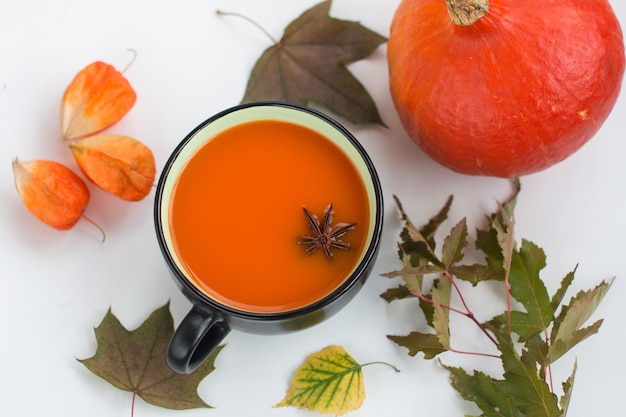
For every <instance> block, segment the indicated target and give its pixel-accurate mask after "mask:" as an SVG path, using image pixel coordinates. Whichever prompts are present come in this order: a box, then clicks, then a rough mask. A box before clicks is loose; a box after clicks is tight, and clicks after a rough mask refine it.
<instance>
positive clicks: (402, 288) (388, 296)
mask: <svg viewBox="0 0 626 417" xmlns="http://www.w3.org/2000/svg"><path fill="white" fill-rule="evenodd" d="M380 297H381V298H382V299H384V300H385V301H386V302H388V303H390V302H392V301H395V300H404V299H405V298H412V297H415V296H414V295H413V294H411V291H409V289H408V288H407V286H406V285H398V286H397V287H395V288H389V289H388V290H387V291H385V292H383V293H382V294H380Z"/></svg>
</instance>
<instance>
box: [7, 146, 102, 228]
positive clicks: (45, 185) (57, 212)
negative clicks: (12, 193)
mask: <svg viewBox="0 0 626 417" xmlns="http://www.w3.org/2000/svg"><path fill="white" fill-rule="evenodd" d="M13 175H14V177H15V187H16V188H17V192H18V193H19V195H20V197H21V198H22V201H24V204H25V205H26V207H27V208H28V210H30V212H31V213H32V214H33V215H34V216H35V217H37V218H38V219H39V220H41V221H42V222H44V223H45V224H47V225H48V226H51V227H54V228H55V229H58V230H68V229H71V228H72V227H74V225H75V224H76V223H77V222H78V221H79V220H80V219H81V218H84V219H85V220H87V221H89V222H90V223H92V224H94V225H95V226H96V227H98V229H99V230H100V231H101V232H102V238H103V240H104V232H103V231H102V229H101V228H100V227H99V226H98V225H96V224H95V223H94V222H93V221H91V220H89V219H88V218H87V217H85V216H84V214H83V212H84V211H85V208H86V207H87V203H88V202H89V197H90V195H89V189H88V188H87V185H86V184H85V182H84V181H83V180H82V179H81V178H80V177H79V176H78V175H76V174H75V173H74V172H73V171H72V170H71V169H69V168H67V167H66V166H65V165H62V164H60V163H58V162H55V161H48V160H32V161H24V162H22V161H20V160H19V159H18V158H15V159H14V160H13Z"/></svg>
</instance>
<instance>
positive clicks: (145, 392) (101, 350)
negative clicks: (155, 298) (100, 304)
mask: <svg viewBox="0 0 626 417" xmlns="http://www.w3.org/2000/svg"><path fill="white" fill-rule="evenodd" d="M95 333H96V341H97V342H98V347H97V349H96V354H95V355H94V356H93V357H91V358H88V359H79V361H80V362H81V363H82V364H83V365H85V366H86V367H87V368H88V369H89V370H90V371H91V372H93V373H94V374H96V375H98V376H100V377H101V378H103V379H105V380H106V381H108V382H109V383H111V385H113V386H115V387H117V388H119V389H121V390H124V391H130V392H132V393H133V395H138V396H139V397H141V398H142V399H143V400H144V401H146V402H147V403H150V404H153V405H157V406H160V407H164V408H169V409H172V410H185V409H190V408H212V407H211V406H210V405H208V404H207V403H205V402H204V401H203V400H202V398H200V396H199V395H198V384H199V383H200V382H201V381H202V380H203V379H204V378H205V377H206V376H207V375H208V374H209V373H211V372H212V371H213V370H214V369H215V365H214V364H215V359H216V357H217V355H218V354H219V352H220V350H221V349H222V348H223V346H220V347H219V348H218V349H216V350H215V351H214V352H213V353H212V354H211V356H210V357H209V358H208V359H207V360H206V361H205V362H204V363H203V364H202V365H201V366H200V367H199V368H198V369H197V370H196V371H194V372H192V373H191V374H189V375H180V374H177V373H175V372H174V371H172V370H171V369H170V368H169V367H168V366H167V364H166V363H165V351H166V349H167V346H168V344H169V340H170V338H171V337H172V334H173V333H174V322H173V320H172V316H171V314H170V310H169V303H167V304H166V305H164V306H163V307H161V308H158V309H157V310H155V311H154V312H153V313H152V314H150V316H149V317H148V318H147V319H146V321H144V322H143V323H142V324H141V326H139V327H138V328H137V329H135V330H133V331H128V330H126V329H125V328H124V327H123V326H122V324H121V323H120V322H119V320H118V319H117V317H115V316H114V315H113V313H112V312H111V310H109V311H108V312H107V314H106V316H105V317H104V319H103V320H102V323H100V325H99V326H98V327H97V328H96V329H95Z"/></svg>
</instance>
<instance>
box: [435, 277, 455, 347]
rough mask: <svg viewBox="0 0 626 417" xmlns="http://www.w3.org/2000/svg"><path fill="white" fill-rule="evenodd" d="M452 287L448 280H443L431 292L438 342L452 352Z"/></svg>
mask: <svg viewBox="0 0 626 417" xmlns="http://www.w3.org/2000/svg"><path fill="white" fill-rule="evenodd" d="M451 291H452V285H451V284H450V280H448V279H447V278H445V277H444V278H441V279H440V280H438V281H437V285H436V286H434V287H433V289H432V291H431V297H432V300H433V307H434V312H433V319H432V326H433V329H435V334H436V335H437V340H439V343H441V346H443V348H444V349H446V350H450V310H449V306H450V293H451Z"/></svg>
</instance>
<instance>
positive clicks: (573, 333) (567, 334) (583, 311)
mask: <svg viewBox="0 0 626 417" xmlns="http://www.w3.org/2000/svg"><path fill="white" fill-rule="evenodd" d="M611 284H612V282H603V283H601V284H598V285H597V286H596V287H595V288H593V289H591V290H588V291H580V292H578V294H576V295H575V296H574V297H572V299H571V300H570V302H569V304H568V305H566V306H563V307H562V308H561V313H560V314H559V316H558V317H557V318H556V320H555V321H554V326H553V328H552V335H551V337H550V340H551V342H552V343H551V345H550V350H549V352H548V359H547V360H548V363H554V362H555V361H556V360H557V359H559V358H560V357H561V356H563V355H564V354H565V353H567V351H569V350H570V349H571V348H573V347H574V346H576V345H577V344H578V343H580V342H581V341H583V340H585V339H586V338H588V337H589V336H591V335H593V334H595V333H597V332H598V330H599V329H600V326H601V325H602V322H603V320H602V319H600V320H597V321H596V322H595V323H593V324H592V325H590V326H588V327H585V328H582V325H583V324H584V323H585V322H586V321H587V320H588V319H589V317H591V315H592V314H593V313H594V312H595V310H596V309H597V308H598V305H599V304H600V302H601V301H602V299H603V298H604V296H605V295H606V293H607V292H608V290H609V288H611Z"/></svg>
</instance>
